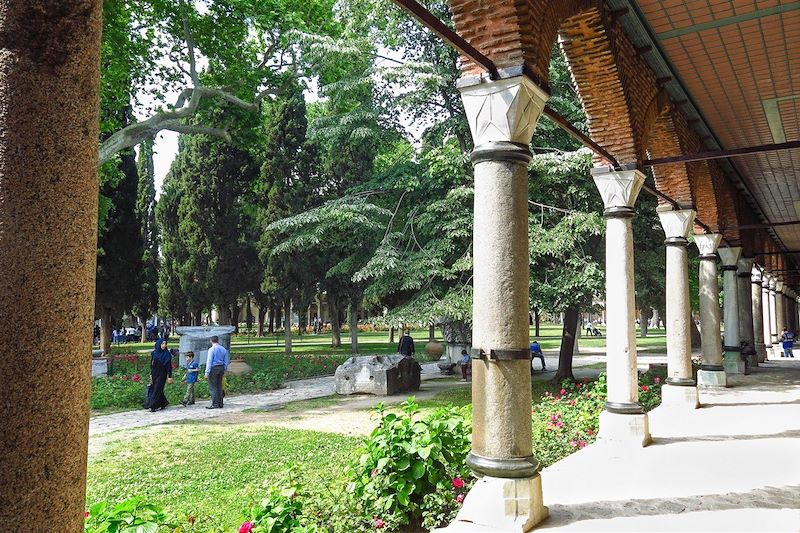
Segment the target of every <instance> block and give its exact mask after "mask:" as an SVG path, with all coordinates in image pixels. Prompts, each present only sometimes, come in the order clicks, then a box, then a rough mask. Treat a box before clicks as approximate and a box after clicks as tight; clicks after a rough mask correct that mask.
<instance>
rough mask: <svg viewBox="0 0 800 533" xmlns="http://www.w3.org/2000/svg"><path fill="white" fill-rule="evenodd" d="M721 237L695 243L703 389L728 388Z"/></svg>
mask: <svg viewBox="0 0 800 533" xmlns="http://www.w3.org/2000/svg"><path fill="white" fill-rule="evenodd" d="M721 240H722V236H721V235H720V234H718V233H711V234H704V235H695V236H694V242H695V244H696V245H697V249H698V250H699V251H700V269H699V273H698V275H699V282H698V285H699V291H700V294H699V298H700V342H701V345H702V348H701V349H702V351H703V363H702V366H701V368H700V370H699V371H698V372H697V384H698V385H699V386H701V387H727V385H728V381H727V374H726V373H725V368H724V367H723V364H722V362H723V359H722V347H721V346H720V338H719V332H720V319H719V283H718V281H717V255H716V250H717V246H719V243H720V241H721Z"/></svg>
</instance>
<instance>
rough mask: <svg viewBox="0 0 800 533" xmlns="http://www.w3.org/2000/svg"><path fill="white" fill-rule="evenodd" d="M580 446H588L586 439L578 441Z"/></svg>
mask: <svg viewBox="0 0 800 533" xmlns="http://www.w3.org/2000/svg"><path fill="white" fill-rule="evenodd" d="M578 446H580V447H581V448H586V441H585V440H582V441H580V442H579V443H578Z"/></svg>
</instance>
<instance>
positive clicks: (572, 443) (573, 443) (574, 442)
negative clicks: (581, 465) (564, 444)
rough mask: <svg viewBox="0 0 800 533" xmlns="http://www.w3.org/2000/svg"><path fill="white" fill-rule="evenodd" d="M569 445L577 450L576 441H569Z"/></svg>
mask: <svg viewBox="0 0 800 533" xmlns="http://www.w3.org/2000/svg"><path fill="white" fill-rule="evenodd" d="M569 445H570V446H572V447H573V448H577V447H578V441H574V440H571V441H569Z"/></svg>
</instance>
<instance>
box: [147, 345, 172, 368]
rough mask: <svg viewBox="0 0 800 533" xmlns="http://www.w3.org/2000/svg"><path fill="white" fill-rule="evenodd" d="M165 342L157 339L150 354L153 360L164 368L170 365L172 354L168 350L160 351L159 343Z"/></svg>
mask: <svg viewBox="0 0 800 533" xmlns="http://www.w3.org/2000/svg"><path fill="white" fill-rule="evenodd" d="M162 342H167V340H166V339H158V340H157V341H156V345H155V349H154V350H153V351H152V352H151V353H150V355H151V356H153V359H155V360H156V361H158V362H159V363H161V364H162V365H164V366H167V365H171V364H172V352H170V351H169V349H168V348H165V349H163V350H162V349H161V343H162Z"/></svg>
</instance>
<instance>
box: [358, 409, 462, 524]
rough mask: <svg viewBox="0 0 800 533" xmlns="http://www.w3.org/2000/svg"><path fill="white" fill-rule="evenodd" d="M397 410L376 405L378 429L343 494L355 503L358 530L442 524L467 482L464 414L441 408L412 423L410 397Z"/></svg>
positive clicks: (414, 410) (369, 441)
mask: <svg viewBox="0 0 800 533" xmlns="http://www.w3.org/2000/svg"><path fill="white" fill-rule="evenodd" d="M401 408H402V410H401V412H400V413H399V414H395V413H390V412H386V411H385V410H384V407H383V405H382V404H379V405H378V407H377V412H378V414H379V415H380V424H379V425H378V427H377V428H376V429H375V430H374V431H373V432H372V434H371V435H370V437H369V440H368V441H367V442H366V443H365V445H364V448H363V449H362V453H361V456H360V458H359V460H358V461H357V462H356V463H355V464H354V465H352V467H351V469H352V476H353V481H351V482H350V484H349V485H348V491H349V492H351V493H352V494H354V495H355V496H356V498H357V499H358V501H359V502H360V507H361V511H362V525H368V526H372V527H373V528H377V529H382V528H384V527H385V528H387V529H388V530H392V529H396V528H398V527H399V526H402V525H406V524H410V525H412V526H414V527H418V526H423V527H425V528H432V527H436V526H439V525H443V524H446V523H447V522H449V521H450V520H452V518H453V517H454V516H455V514H456V512H457V510H458V507H459V506H460V500H461V499H463V496H461V497H459V494H463V493H466V492H467V491H468V490H469V485H471V483H472V479H473V478H472V473H471V472H470V470H469V468H468V467H467V466H466V463H465V460H466V456H467V454H468V453H469V451H470V437H471V433H472V428H471V423H470V417H469V412H468V411H467V410H465V409H463V408H462V409H454V408H444V409H439V410H437V411H435V412H434V413H432V414H430V415H428V416H426V417H425V418H423V419H421V420H418V419H417V418H416V417H415V415H416V414H417V412H418V407H417V404H416V402H415V401H414V398H413V397H412V398H409V399H408V400H407V401H406V402H404V403H403V404H401Z"/></svg>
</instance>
